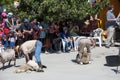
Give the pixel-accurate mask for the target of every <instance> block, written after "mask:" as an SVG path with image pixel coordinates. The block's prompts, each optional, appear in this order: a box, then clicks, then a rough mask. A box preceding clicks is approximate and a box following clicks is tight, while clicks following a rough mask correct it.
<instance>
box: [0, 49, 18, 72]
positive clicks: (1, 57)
mask: <svg viewBox="0 0 120 80" xmlns="http://www.w3.org/2000/svg"><path fill="white" fill-rule="evenodd" d="M11 61H14V65H16V58H15V51H14V49H5V50H3V51H2V52H1V53H0V62H1V63H2V64H3V67H2V70H4V64H5V63H6V62H9V64H8V65H10V63H11Z"/></svg>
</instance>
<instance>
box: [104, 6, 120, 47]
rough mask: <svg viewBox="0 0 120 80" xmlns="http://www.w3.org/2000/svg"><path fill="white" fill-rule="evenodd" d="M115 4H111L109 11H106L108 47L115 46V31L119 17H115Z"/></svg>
mask: <svg viewBox="0 0 120 80" xmlns="http://www.w3.org/2000/svg"><path fill="white" fill-rule="evenodd" d="M113 10H114V6H113V5H109V6H108V11H107V13H106V20H107V21H106V27H107V31H108V36H107V39H106V46H105V47H106V48H109V47H110V46H114V33H115V25H116V21H118V19H117V18H115V15H114V13H113Z"/></svg>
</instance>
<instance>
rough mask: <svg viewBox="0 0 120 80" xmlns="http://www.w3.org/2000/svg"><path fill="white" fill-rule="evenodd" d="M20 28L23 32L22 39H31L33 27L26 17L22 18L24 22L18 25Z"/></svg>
mask: <svg viewBox="0 0 120 80" xmlns="http://www.w3.org/2000/svg"><path fill="white" fill-rule="evenodd" d="M20 29H21V31H22V32H23V34H24V41H27V40H32V39H33V28H32V26H31V25H30V23H29V21H28V19H26V18H25V19H24V22H23V23H22V24H21V25H20Z"/></svg>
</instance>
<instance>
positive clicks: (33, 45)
mask: <svg viewBox="0 0 120 80" xmlns="http://www.w3.org/2000/svg"><path fill="white" fill-rule="evenodd" d="M41 48H42V43H41V42H40V41H38V40H29V41H26V42H24V43H23V44H22V45H21V47H20V49H21V50H22V51H23V53H24V54H25V59H26V63H27V62H28V61H29V60H30V56H29V54H32V52H33V51H35V59H36V62H37V63H38V65H39V67H40V68H41V70H40V71H41V72H44V71H43V69H42V68H46V66H44V65H42V63H41V58H40V54H41Z"/></svg>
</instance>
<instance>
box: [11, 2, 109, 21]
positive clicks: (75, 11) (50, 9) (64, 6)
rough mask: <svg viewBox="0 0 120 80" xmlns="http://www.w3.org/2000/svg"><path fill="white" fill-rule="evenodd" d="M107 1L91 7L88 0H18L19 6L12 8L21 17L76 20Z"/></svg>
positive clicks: (96, 10) (103, 5)
mask: <svg viewBox="0 0 120 80" xmlns="http://www.w3.org/2000/svg"><path fill="white" fill-rule="evenodd" d="M108 3H109V0H101V2H99V3H96V5H95V7H91V5H90V4H89V3H88V0H20V6H19V7H18V8H17V9H13V10H14V11H13V12H15V14H17V15H18V16H20V17H21V18H24V17H28V18H31V17H42V18H44V19H47V20H50V21H53V20H66V19H72V20H76V19H83V18H85V17H87V16H89V15H93V14H96V13H97V12H99V11H100V10H101V9H103V8H104V7H105V6H106V5H108ZM9 10H10V9H9ZM11 10H12V9H11Z"/></svg>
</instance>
